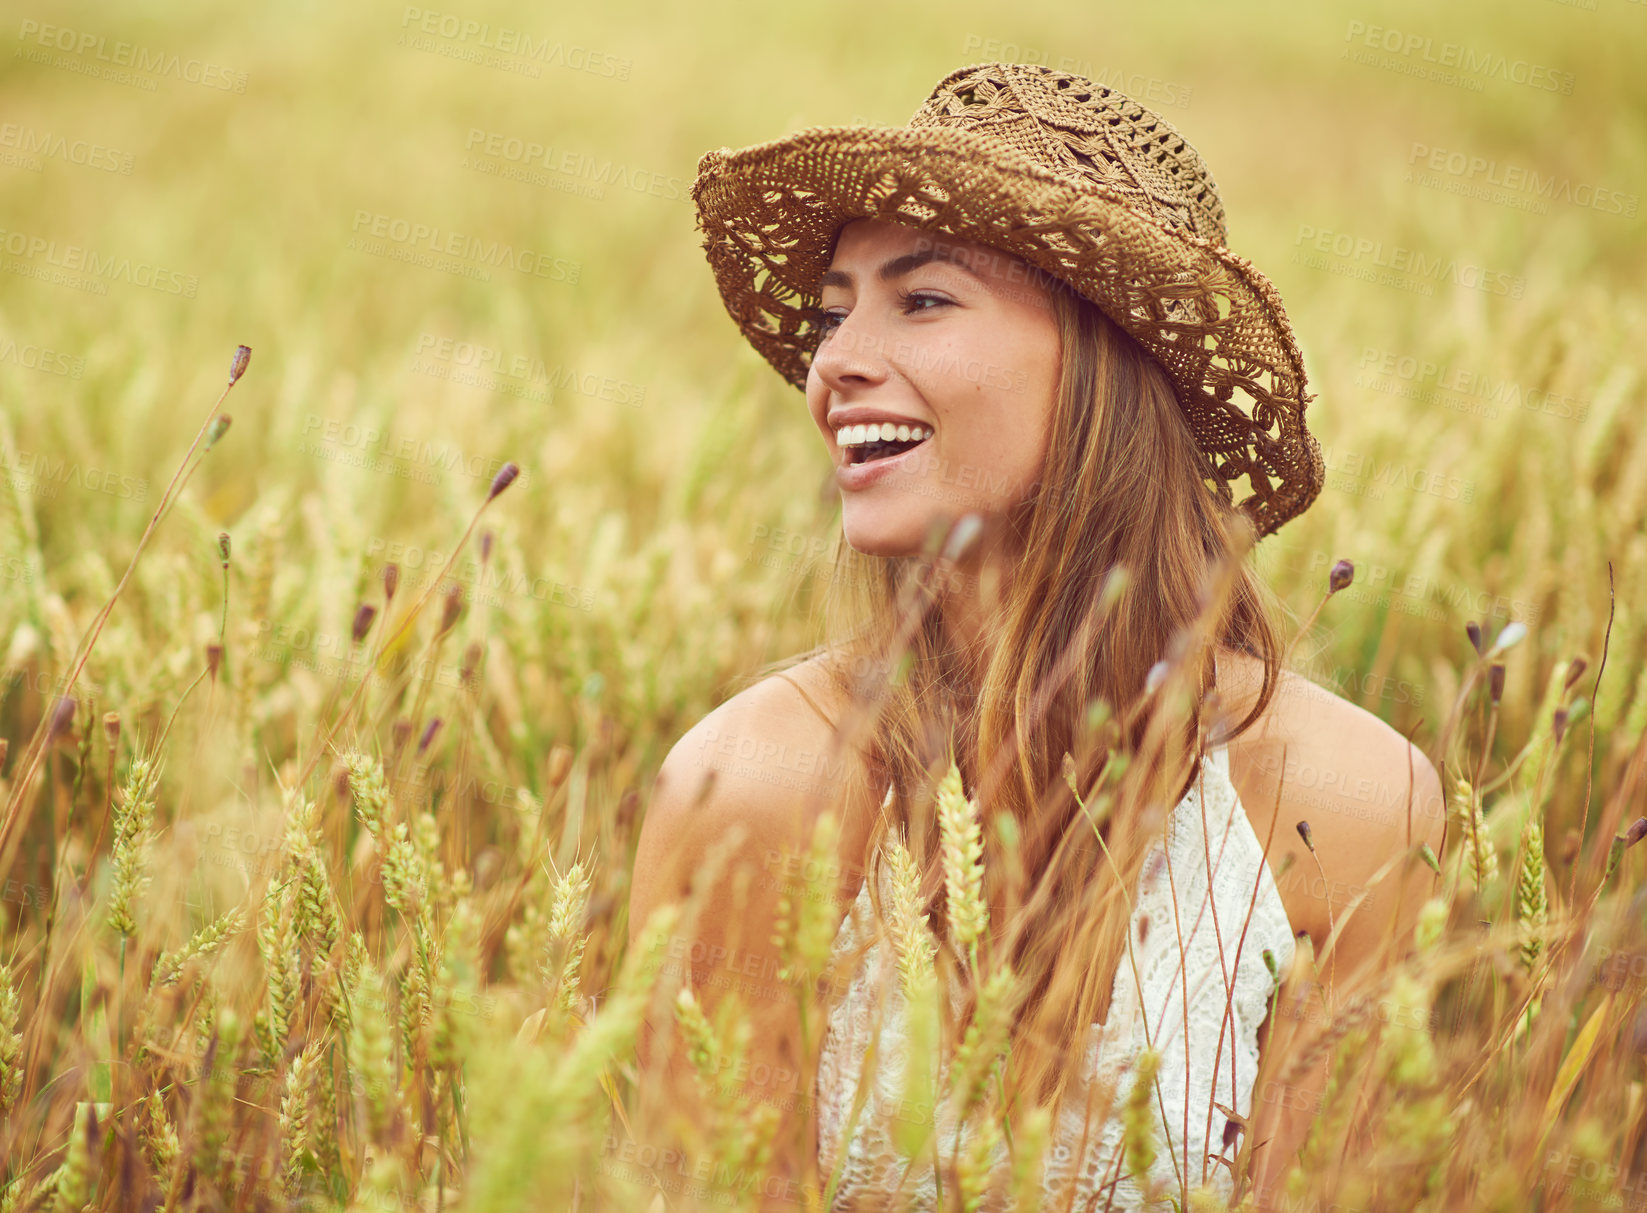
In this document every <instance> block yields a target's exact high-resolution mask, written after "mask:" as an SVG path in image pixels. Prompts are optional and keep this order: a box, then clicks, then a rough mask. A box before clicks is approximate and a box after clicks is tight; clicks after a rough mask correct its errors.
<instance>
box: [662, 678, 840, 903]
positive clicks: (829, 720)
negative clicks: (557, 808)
mask: <svg viewBox="0 0 1647 1213" xmlns="http://www.w3.org/2000/svg"><path fill="white" fill-rule="evenodd" d="M844 706H845V696H844V695H843V694H842V693H841V692H840V691H839V690H838V689H837V688H836V687H835V684H834V683H833V681H832V680H831V678H830V677H829V672H828V670H827V669H826V668H825V666H824V665H823V662H822V659H820V658H809V659H808V660H807V661H804V662H801V663H798V664H796V665H794V666H791V667H790V668H788V669H786V670H782V671H779V672H778V673H775V674H772V675H769V676H767V677H765V678H763V679H761V680H760V681H759V682H756V683H754V684H753V685H751V686H748V687H746V688H744V689H743V690H741V691H739V692H738V693H737V694H735V695H733V696H731V697H730V698H728V699H727V700H726V701H725V702H724V703H722V704H720V705H719V706H718V707H716V708H714V709H713V710H712V711H710V712H708V713H707V714H706V715H705V716H704V717H703V718H702V719H701V720H699V721H698V722H697V723H696V724H694V725H693V726H692V727H691V728H689V729H688V730H687V731H686V732H685V733H684V734H682V735H681V737H680V739H679V740H677V741H676V742H675V744H674V745H673V746H672V747H671V748H670V751H669V753H668V755H666V756H665V758H664V760H663V762H662V764H661V765H660V767H659V769H658V774H657V778H656V780H655V782H654V784H653V788H652V795H651V798H650V801H649V803H648V805H647V807H646V813H645V816H644V818H643V820H642V824H641V836H640V840H639V843H638V846H637V851H636V856H635V868H636V875H635V880H636V884H637V886H639V885H640V884H641V883H642V882H643V881H649V880H657V879H663V880H665V881H666V883H668V884H670V885H674V886H675V888H674V891H675V892H676V893H680V892H684V891H685V890H684V889H683V888H681V887H680V886H679V881H680V880H681V879H683V878H684V877H685V876H686V875H688V874H689V873H690V871H691V870H692V868H693V865H694V864H696V863H698V862H700V861H702V860H703V859H705V858H706V857H707V855H708V854H709V852H710V850H711V848H712V847H713V846H714V845H715V844H716V843H717V842H718V841H720V840H722V839H724V838H726V837H728V836H729V835H730V834H731V833H732V832H734V831H737V832H740V833H741V834H742V836H743V838H744V845H743V847H742V848H741V849H742V850H743V852H744V853H745V855H746V856H749V857H752V858H754V859H756V860H758V861H760V862H762V863H766V864H768V865H772V864H784V863H788V862H790V860H789V857H790V856H792V855H795V854H798V853H801V852H804V851H805V850H806V848H807V847H808V846H809V845H810V842H811V839H812V836H813V830H814V827H815V826H816V824H817V821H818V818H819V816H820V815H821V814H822V813H823V812H824V811H825V810H826V809H831V808H833V809H836V811H837V813H838V814H839V815H840V819H841V820H842V822H843V825H844V826H845V827H846V828H845V829H843V838H842V846H841V853H842V854H843V855H850V854H854V853H856V852H854V851H853V850H852V846H853V844H854V841H855V837H856V833H857V831H856V829H855V828H854V825H855V823H856V822H857V821H858V820H859V819H860V818H861V817H862V813H861V810H862V807H863V804H864V803H865V789H866V788H867V779H866V777H865V770H864V767H863V765H862V763H861V761H860V760H859V759H858V758H857V757H856V756H855V755H854V754H853V753H849V752H847V750H846V749H845V747H844V745H843V744H842V743H841V742H840V741H839V740H838V736H837V727H836V726H837V724H838V723H839V721H840V720H841V714H842V709H843V708H844ZM670 867H675V868H677V869H678V870H679V871H680V872H681V873H682V875H680V876H677V877H674V878H670V877H666V876H664V872H665V870H666V869H667V868H670ZM848 884H850V881H849V880H848V879H847V874H846V873H845V872H844V871H843V888H845V887H846V885H848Z"/></svg>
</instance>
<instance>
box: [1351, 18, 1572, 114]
mask: <svg viewBox="0 0 1647 1213" xmlns="http://www.w3.org/2000/svg"><path fill="white" fill-rule="evenodd" d="M1344 41H1345V42H1349V43H1358V44H1359V47H1365V48H1366V49H1367V50H1373V51H1382V52H1384V53H1385V54H1386V55H1392V56H1396V57H1399V58H1401V59H1407V60H1413V61H1414V62H1412V63H1410V64H1408V65H1406V66H1407V68H1409V69H1410V68H1414V67H1417V66H1418V65H1419V64H1429V65H1433V68H1434V69H1443V68H1447V69H1454V70H1456V71H1459V72H1465V73H1468V74H1469V75H1472V76H1487V77H1491V78H1493V79H1498V80H1503V81H1506V82H1508V83H1510V84H1524V85H1526V86H1527V87H1528V88H1536V89H1541V90H1543V91H1545V92H1551V93H1560V94H1561V95H1562V96H1564V97H1566V96H1571V95H1572V92H1573V73H1571V72H1564V71H1562V70H1560V69H1559V68H1555V67H1551V66H1549V65H1548V64H1543V63H1532V62H1529V61H1528V60H1526V59H1511V58H1509V57H1508V56H1506V55H1501V54H1498V53H1497V52H1495V51H1484V50H1479V49H1477V48H1476V47H1473V46H1466V45H1464V44H1463V43H1462V42H1442V43H1440V44H1437V43H1436V40H1435V39H1434V38H1431V37H1430V36H1428V35H1427V34H1411V33H1407V32H1406V31H1404V30H1398V29H1391V28H1390V27H1388V26H1384V25H1368V24H1367V23H1366V22H1365V21H1351V22H1350V23H1349V25H1348V26H1347V27H1346V28H1345V30H1344ZM1353 52H1357V48H1356V47H1346V48H1345V54H1344V55H1343V56H1341V57H1343V58H1353V59H1355V60H1356V61H1357V62H1369V59H1368V57H1367V56H1365V55H1363V54H1361V53H1353ZM1373 65H1374V66H1387V64H1377V63H1375V64H1373ZM1408 74H1412V75H1419V74H1424V69H1422V68H1420V69H1419V70H1418V71H1409V72H1408ZM1445 76H1446V73H1439V74H1437V75H1435V76H1434V77H1433V78H1435V79H1437V80H1438V81H1440V82H1441V83H1453V82H1454V81H1452V80H1450V79H1446V78H1445ZM1470 83H1471V84H1472V85H1473V86H1474V87H1475V88H1476V89H1477V90H1478V91H1479V89H1480V82H1479V81H1471V82H1470Z"/></svg>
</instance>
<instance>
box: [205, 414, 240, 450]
mask: <svg viewBox="0 0 1647 1213" xmlns="http://www.w3.org/2000/svg"><path fill="white" fill-rule="evenodd" d="M233 421H234V418H233V417H231V416H229V415H228V414H227V413H219V414H218V415H217V416H215V417H213V418H212V423H211V424H210V425H209V426H207V427H206V445H205V448H204V449H205V450H208V451H209V450H211V449H212V448H213V447H214V446H216V445H217V442H218V439H220V438H222V437H223V435H224V434H227V433H228V432H229V426H230V424H231V423H232V422H233Z"/></svg>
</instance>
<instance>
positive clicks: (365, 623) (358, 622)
mask: <svg viewBox="0 0 1647 1213" xmlns="http://www.w3.org/2000/svg"><path fill="white" fill-rule="evenodd" d="M376 617H377V608H376V607H375V606H373V605H372V604H371V603H369V602H363V603H361V604H360V606H358V607H357V608H355V622H354V627H353V628H352V629H351V630H350V635H352V636H353V637H354V642H355V643H356V644H359V643H360V642H361V641H362V640H365V639H366V633H367V632H369V631H371V628H372V620H373V619H375V618H376Z"/></svg>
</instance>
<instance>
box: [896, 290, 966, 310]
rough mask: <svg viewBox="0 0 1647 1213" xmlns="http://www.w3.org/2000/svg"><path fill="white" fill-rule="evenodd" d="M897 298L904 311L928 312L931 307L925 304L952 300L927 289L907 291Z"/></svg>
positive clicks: (943, 302)
mask: <svg viewBox="0 0 1647 1213" xmlns="http://www.w3.org/2000/svg"><path fill="white" fill-rule="evenodd" d="M898 298H899V299H900V300H901V301H902V303H903V305H904V311H906V312H930V311H931V310H932V308H931V307H928V306H925V305H927V304H934V305H938V304H946V303H952V302H954V301H953V300H951V299H946V298H945V297H944V296H942V295H934V294H931V293H930V292H927V291H908V292H905V293H903V294H900V295H899V296H898Z"/></svg>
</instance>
